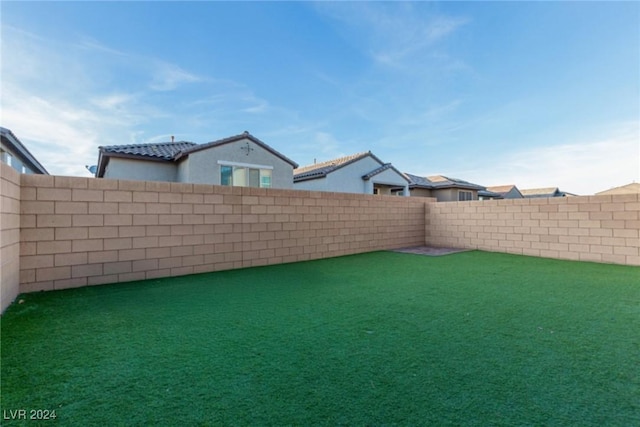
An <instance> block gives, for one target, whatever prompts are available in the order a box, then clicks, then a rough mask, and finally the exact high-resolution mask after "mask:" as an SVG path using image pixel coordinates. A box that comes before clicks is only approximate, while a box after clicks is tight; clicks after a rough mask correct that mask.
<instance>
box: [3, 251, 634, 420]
mask: <svg viewBox="0 0 640 427" xmlns="http://www.w3.org/2000/svg"><path fill="white" fill-rule="evenodd" d="M19 300H22V301H23V302H22V303H19V302H16V303H14V304H13V305H12V306H11V307H9V308H8V309H7V311H6V312H5V314H4V315H3V316H2V319H1V322H2V325H1V331H2V336H1V344H2V347H1V351H2V355H1V357H2V359H1V361H2V366H1V373H2V378H1V381H2V383H1V387H2V389H1V392H2V403H1V407H2V412H3V420H2V421H3V424H4V425H19V424H26V425H37V424H35V423H34V422H33V421H26V422H25V421H24V420H15V419H13V420H12V419H10V418H11V415H15V412H10V411H15V410H18V409H26V410H27V415H29V411H30V410H37V409H41V410H55V413H56V417H57V418H56V419H55V420H54V421H43V422H42V425H53V424H57V425H79V426H80V425H82V426H88V425H96V426H98V425H99V426H102V425H482V426H485V425H593V426H601V425H620V426H629V425H640V269H639V268H637V267H625V266H613V265H604V264H593V263H580V262H570V261H558V260H549V259H540V258H532V257H523V256H516V255H505V254H495V253H484V252H477V251H476V252H465V253H459V254H455V255H448V256H444V257H435V258H434V257H426V256H421V255H410V254H399V253H392V252H375V253H369V254H362V255H354V256H346V257H340V258H333V259H325V260H318V261H311V262H301V263H296V264H286V265H278V266H269V267H259V268H250V269H244V270H235V271H226V272H217V273H210V274H201V275H192V276H185V277H176V278H167V279H159V280H149V281H144V282H132V283H125V284H116V285H106V286H98V287H87V288H80V289H73V290H65V291H55V292H46V293H33V294H25V295H21V296H20V297H19ZM7 418H9V419H7ZM14 418H15V417H14Z"/></svg>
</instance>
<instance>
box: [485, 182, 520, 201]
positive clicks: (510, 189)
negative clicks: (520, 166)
mask: <svg viewBox="0 0 640 427" xmlns="http://www.w3.org/2000/svg"><path fill="white" fill-rule="evenodd" d="M487 191H489V192H491V193H495V194H497V195H498V197H483V196H482V194H481V198H483V199H522V198H523V197H524V196H523V195H522V193H521V192H520V190H518V187H516V186H515V185H513V184H511V185H494V186H491V187H487Z"/></svg>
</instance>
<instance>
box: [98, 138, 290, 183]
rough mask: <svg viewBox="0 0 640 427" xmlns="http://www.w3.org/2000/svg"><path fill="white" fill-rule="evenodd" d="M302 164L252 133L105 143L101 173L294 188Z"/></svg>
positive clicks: (128, 176)
mask: <svg viewBox="0 0 640 427" xmlns="http://www.w3.org/2000/svg"><path fill="white" fill-rule="evenodd" d="M296 167H298V164H297V163H295V162H294V161H293V160H291V159H289V158H287V157H285V156H284V155H283V154H281V153H279V152H278V151H276V150H275V149H273V148H272V147H270V146H269V145H267V144H265V143H264V142H262V141H260V140H259V139H258V138H256V137H255V136H253V135H251V134H250V133H249V132H244V133H242V134H239V135H235V136H231V137H228V138H224V139H221V140H218V141H213V142H209V143H207V144H195V143H193V142H186V141H180V142H173V141H172V142H163V143H149V144H134V145H111V146H106V147H99V157H98V165H97V168H96V173H95V176H96V177H97V178H112V179H131V180H145V181H170V182H188V183H196V184H213V185H228V186H236V187H260V188H284V189H290V188H292V187H293V169H294V168H296Z"/></svg>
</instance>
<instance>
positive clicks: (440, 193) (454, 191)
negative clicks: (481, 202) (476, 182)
mask: <svg viewBox="0 0 640 427" xmlns="http://www.w3.org/2000/svg"><path fill="white" fill-rule="evenodd" d="M460 191H470V192H471V193H472V197H473V200H478V191H476V190H465V189H460V188H443V189H442V190H437V189H436V190H433V191H432V197H435V198H436V199H437V200H438V201H439V202H457V201H458V192H460Z"/></svg>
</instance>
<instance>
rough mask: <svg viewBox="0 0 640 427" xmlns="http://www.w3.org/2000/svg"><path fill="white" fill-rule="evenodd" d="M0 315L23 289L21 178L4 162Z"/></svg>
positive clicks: (0, 193)
mask: <svg viewBox="0 0 640 427" xmlns="http://www.w3.org/2000/svg"><path fill="white" fill-rule="evenodd" d="M0 181H1V182H0V312H3V311H4V310H5V308H7V307H8V306H9V304H11V303H12V302H13V300H15V298H16V296H18V293H19V285H20V174H19V173H18V172H17V171H16V170H14V169H13V168H11V167H10V166H7V165H6V164H4V163H2V162H0Z"/></svg>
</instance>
